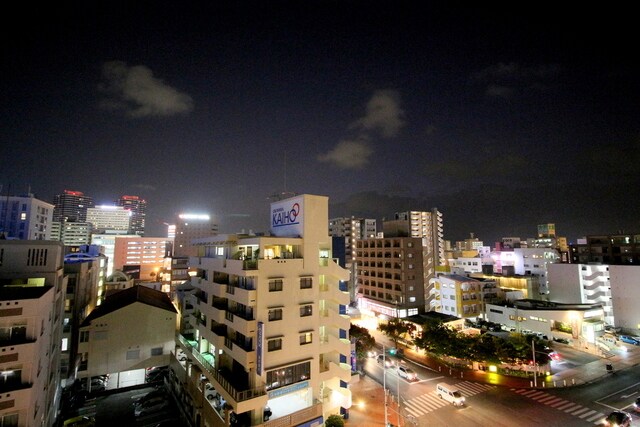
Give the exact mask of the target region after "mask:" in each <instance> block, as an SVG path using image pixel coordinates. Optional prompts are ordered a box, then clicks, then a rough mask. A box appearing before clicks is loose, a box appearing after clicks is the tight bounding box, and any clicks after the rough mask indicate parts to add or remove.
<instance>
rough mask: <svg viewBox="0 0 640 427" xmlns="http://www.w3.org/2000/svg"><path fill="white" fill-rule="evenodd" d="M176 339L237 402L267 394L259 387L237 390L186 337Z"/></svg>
mask: <svg viewBox="0 0 640 427" xmlns="http://www.w3.org/2000/svg"><path fill="white" fill-rule="evenodd" d="M176 339H177V340H178V342H180V344H182V345H183V346H184V347H185V348H186V349H188V350H189V351H190V352H191V355H192V356H193V357H194V358H195V359H196V360H197V361H198V363H200V365H201V366H202V367H203V368H204V369H205V370H206V371H207V373H208V374H209V375H211V377H212V378H213V379H214V380H215V381H216V382H217V383H218V384H220V386H221V387H222V388H223V389H224V390H225V391H226V392H227V393H228V394H229V395H230V396H231V398H232V399H233V400H234V401H236V402H243V401H245V400H250V399H254V398H256V397H260V396H264V395H266V394H267V390H266V388H265V387H258V388H254V389H249V390H236V389H235V388H234V387H233V385H231V382H230V381H229V380H227V379H226V378H224V377H223V376H222V374H221V373H220V372H218V370H217V369H216V368H215V367H214V366H213V365H211V363H209V361H208V360H207V359H205V358H204V357H203V356H202V354H200V352H199V351H198V350H196V349H195V347H194V346H193V344H192V343H190V342H189V341H187V339H186V338H185V337H183V336H182V335H180V334H177V335H176Z"/></svg>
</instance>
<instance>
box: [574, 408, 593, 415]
mask: <svg viewBox="0 0 640 427" xmlns="http://www.w3.org/2000/svg"><path fill="white" fill-rule="evenodd" d="M588 410H589V408H582V409H578V410H577V411H574V412H572V413H571V415H579V414H581V413H583V412H584V411H588Z"/></svg>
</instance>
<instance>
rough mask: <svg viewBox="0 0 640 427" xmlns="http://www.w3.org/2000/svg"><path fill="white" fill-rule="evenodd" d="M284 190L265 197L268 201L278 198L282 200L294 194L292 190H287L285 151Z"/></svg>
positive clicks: (285, 158)
mask: <svg viewBox="0 0 640 427" xmlns="http://www.w3.org/2000/svg"><path fill="white" fill-rule="evenodd" d="M283 170H284V190H283V191H282V192H280V193H274V194H272V195H270V196H269V197H267V199H268V200H270V201H278V200H283V199H286V198H288V197H292V196H295V195H296V193H294V192H289V191H287V153H286V152H285V153H284V168H283Z"/></svg>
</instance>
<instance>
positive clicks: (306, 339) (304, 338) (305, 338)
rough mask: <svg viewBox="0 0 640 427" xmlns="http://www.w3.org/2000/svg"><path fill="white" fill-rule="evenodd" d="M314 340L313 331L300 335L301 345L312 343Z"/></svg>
mask: <svg viewBox="0 0 640 427" xmlns="http://www.w3.org/2000/svg"><path fill="white" fill-rule="evenodd" d="M312 341H313V333H312V332H305V333H304V334H301V335H300V345H306V344H311V342H312Z"/></svg>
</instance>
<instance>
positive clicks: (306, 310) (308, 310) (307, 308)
mask: <svg viewBox="0 0 640 427" xmlns="http://www.w3.org/2000/svg"><path fill="white" fill-rule="evenodd" d="M312 314H313V306H312V305H311V304H306V305H302V306H300V317H306V316H311V315H312Z"/></svg>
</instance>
